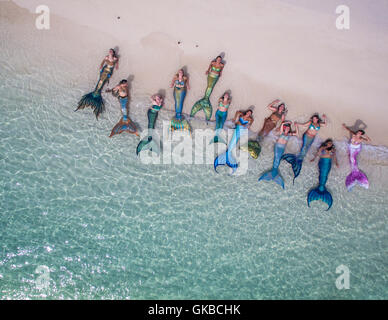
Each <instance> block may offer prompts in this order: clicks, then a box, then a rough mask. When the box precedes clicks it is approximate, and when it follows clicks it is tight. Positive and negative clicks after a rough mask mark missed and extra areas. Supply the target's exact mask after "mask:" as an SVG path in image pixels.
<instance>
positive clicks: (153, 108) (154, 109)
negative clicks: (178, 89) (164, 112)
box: [151, 104, 162, 111]
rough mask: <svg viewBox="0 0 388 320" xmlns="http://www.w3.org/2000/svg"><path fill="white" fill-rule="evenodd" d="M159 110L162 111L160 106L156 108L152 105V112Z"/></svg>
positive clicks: (155, 105)
mask: <svg viewBox="0 0 388 320" xmlns="http://www.w3.org/2000/svg"><path fill="white" fill-rule="evenodd" d="M160 109H162V106H158V105H157V104H154V105H152V107H151V110H153V111H159V110H160Z"/></svg>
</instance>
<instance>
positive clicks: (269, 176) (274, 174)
mask: <svg viewBox="0 0 388 320" xmlns="http://www.w3.org/2000/svg"><path fill="white" fill-rule="evenodd" d="M261 180H266V181H274V182H276V183H277V184H278V185H279V186H281V187H282V188H283V189H284V180H283V178H282V177H281V176H280V174H279V172H278V171H277V170H270V171H267V172H264V173H263V174H262V175H261V176H260V178H259V181H261Z"/></svg>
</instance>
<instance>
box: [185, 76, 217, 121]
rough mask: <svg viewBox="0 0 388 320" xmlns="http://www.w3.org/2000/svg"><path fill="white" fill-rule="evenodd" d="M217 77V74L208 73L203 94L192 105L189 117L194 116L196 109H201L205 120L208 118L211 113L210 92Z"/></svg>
mask: <svg viewBox="0 0 388 320" xmlns="http://www.w3.org/2000/svg"><path fill="white" fill-rule="evenodd" d="M218 79H219V76H218V75H217V76H216V75H214V74H212V73H209V75H208V77H207V88H206V91H205V96H204V97H203V98H202V99H200V100H198V101H197V102H196V103H195V104H194V105H193V107H192V109H191V113H190V117H194V116H195V114H196V113H197V112H198V111H200V110H203V112H204V113H205V117H206V121H209V120H210V118H211V116H212V113H213V107H212V105H211V103H210V100H209V98H210V95H211V93H212V92H213V89H214V86H215V85H216V83H217V81H218Z"/></svg>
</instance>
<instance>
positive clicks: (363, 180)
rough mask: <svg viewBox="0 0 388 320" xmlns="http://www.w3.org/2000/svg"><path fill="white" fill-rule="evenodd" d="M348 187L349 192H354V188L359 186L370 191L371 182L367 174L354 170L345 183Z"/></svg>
mask: <svg viewBox="0 0 388 320" xmlns="http://www.w3.org/2000/svg"><path fill="white" fill-rule="evenodd" d="M345 184H346V187H347V188H348V190H349V191H352V189H353V187H354V186H355V185H356V184H358V185H360V186H361V187H363V188H365V189H368V188H369V181H368V178H367V176H366V174H365V173H363V172H362V171H360V170H353V171H352V172H351V173H350V174H349V175H348V176H347V177H346V181H345Z"/></svg>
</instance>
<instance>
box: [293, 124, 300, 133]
mask: <svg viewBox="0 0 388 320" xmlns="http://www.w3.org/2000/svg"><path fill="white" fill-rule="evenodd" d="M294 127H295V132H294V133H293V135H294V136H299V127H298V126H296V125H295V122H294Z"/></svg>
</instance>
